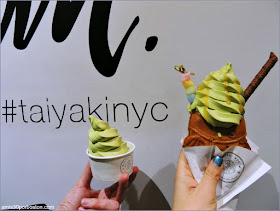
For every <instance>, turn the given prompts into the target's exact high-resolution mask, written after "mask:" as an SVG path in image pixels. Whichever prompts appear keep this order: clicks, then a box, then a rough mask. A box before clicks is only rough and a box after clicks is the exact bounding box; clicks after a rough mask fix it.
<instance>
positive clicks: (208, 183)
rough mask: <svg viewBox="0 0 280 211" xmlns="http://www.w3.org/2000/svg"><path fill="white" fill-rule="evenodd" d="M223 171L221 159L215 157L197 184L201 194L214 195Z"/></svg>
mask: <svg viewBox="0 0 280 211" xmlns="http://www.w3.org/2000/svg"><path fill="white" fill-rule="evenodd" d="M222 171H223V158H222V157H219V156H216V157H215V158H214V159H213V160H211V161H210V163H209V165H208V167H207V169H206V171H205V172H204V175H203V178H202V180H201V182H200V184H199V186H200V188H201V189H202V191H203V192H205V193H209V194H213V195H216V187H217V184H218V182H219V179H220V176H221V173H222Z"/></svg>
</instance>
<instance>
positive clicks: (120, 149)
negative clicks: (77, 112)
mask: <svg viewBox="0 0 280 211" xmlns="http://www.w3.org/2000/svg"><path fill="white" fill-rule="evenodd" d="M89 121H90V123H91V128H90V129H89V131H88V137H89V141H88V143H89V147H88V153H89V154H91V155H94V156H98V157H108V156H115V155H120V154H124V153H126V152H128V151H129V148H128V147H127V143H126V142H124V141H122V137H121V136H119V134H118V131H117V129H115V128H111V127H110V126H109V124H108V122H104V121H102V120H100V119H97V118H95V117H94V116H89Z"/></svg>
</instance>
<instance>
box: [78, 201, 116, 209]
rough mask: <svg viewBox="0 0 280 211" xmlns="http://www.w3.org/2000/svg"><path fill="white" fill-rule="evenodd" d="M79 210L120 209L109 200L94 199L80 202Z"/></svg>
mask: <svg viewBox="0 0 280 211" xmlns="http://www.w3.org/2000/svg"><path fill="white" fill-rule="evenodd" d="M81 205H82V206H83V207H80V208H79V210H83V209H94V210H118V209H119V208H120V204H119V202H117V201H115V200H110V199H96V198H84V199H82V201H81Z"/></svg>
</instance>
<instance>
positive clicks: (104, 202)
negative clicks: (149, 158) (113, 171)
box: [57, 162, 138, 210]
mask: <svg viewBox="0 0 280 211" xmlns="http://www.w3.org/2000/svg"><path fill="white" fill-rule="evenodd" d="M137 172H138V167H136V166H134V167H133V172H132V174H131V175H130V176H129V175H128V174H123V175H122V176H121V177H120V179H119V181H118V182H116V183H114V184H113V185H112V186H110V187H107V188H105V189H102V190H98V191H96V190H92V189H91V188H90V182H91V180H92V173H91V169H90V164H89V162H88V163H87V165H86V167H85V169H84V171H83V173H82V175H81V176H80V178H79V180H78V182H77V183H76V184H75V186H74V187H73V188H72V189H71V191H70V192H69V193H68V194H67V195H66V196H65V197H64V199H63V200H62V201H61V203H60V204H59V206H58V208H57V210H77V209H97V210H118V209H119V206H120V203H121V202H122V201H123V200H124V197H125V194H126V191H127V189H128V187H129V185H130V184H131V183H132V182H133V181H134V179H135V177H136V175H137ZM82 206H83V207H82Z"/></svg>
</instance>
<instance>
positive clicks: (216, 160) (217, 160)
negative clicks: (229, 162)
mask: <svg viewBox="0 0 280 211" xmlns="http://www.w3.org/2000/svg"><path fill="white" fill-rule="evenodd" d="M213 163H214V164H215V165H216V166H219V167H220V166H221V165H222V164H223V158H222V157H220V156H216V157H215V158H214V160H213Z"/></svg>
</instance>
